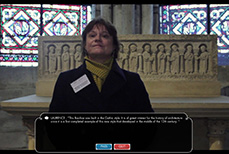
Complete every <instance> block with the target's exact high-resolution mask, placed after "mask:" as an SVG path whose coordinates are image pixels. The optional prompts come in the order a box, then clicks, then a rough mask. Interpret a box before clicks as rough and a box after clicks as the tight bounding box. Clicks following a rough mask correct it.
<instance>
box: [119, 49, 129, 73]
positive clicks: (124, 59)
mask: <svg viewBox="0 0 229 154" xmlns="http://www.w3.org/2000/svg"><path fill="white" fill-rule="evenodd" d="M117 62H118V64H119V66H120V67H121V68H123V69H125V70H128V69H129V55H128V53H125V52H124V46H123V44H120V51H119V54H118V57H117Z"/></svg>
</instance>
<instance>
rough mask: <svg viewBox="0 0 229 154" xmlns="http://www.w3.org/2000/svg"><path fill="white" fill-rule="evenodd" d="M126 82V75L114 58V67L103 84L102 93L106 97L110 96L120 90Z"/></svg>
mask: <svg viewBox="0 0 229 154" xmlns="http://www.w3.org/2000/svg"><path fill="white" fill-rule="evenodd" d="M125 83H126V77H125V75H124V73H123V71H122V69H121V68H120V67H119V66H118V64H117V62H116V61H115V60H114V63H113V66H112V69H111V71H110V73H109V74H108V76H107V78H106V80H105V82H104V84H103V87H102V91H101V94H102V95H103V96H104V98H109V97H110V96H111V95H113V94H114V93H116V92H117V91H119V90H120V89H121V88H122V87H123V86H124V84H125Z"/></svg>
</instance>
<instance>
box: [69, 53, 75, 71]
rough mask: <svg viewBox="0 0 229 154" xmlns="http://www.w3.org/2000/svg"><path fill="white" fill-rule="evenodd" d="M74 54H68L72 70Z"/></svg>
mask: <svg viewBox="0 0 229 154" xmlns="http://www.w3.org/2000/svg"><path fill="white" fill-rule="evenodd" d="M74 67H75V65H74V53H72V52H70V69H74Z"/></svg>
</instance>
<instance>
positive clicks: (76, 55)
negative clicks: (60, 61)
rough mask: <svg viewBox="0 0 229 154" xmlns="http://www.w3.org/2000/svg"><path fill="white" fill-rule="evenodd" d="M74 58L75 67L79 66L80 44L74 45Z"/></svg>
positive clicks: (81, 61)
mask: <svg viewBox="0 0 229 154" xmlns="http://www.w3.org/2000/svg"><path fill="white" fill-rule="evenodd" d="M74 60H75V68H77V67H79V66H80V65H81V64H82V63H83V59H82V47H81V44H77V45H76V46H75V55H74Z"/></svg>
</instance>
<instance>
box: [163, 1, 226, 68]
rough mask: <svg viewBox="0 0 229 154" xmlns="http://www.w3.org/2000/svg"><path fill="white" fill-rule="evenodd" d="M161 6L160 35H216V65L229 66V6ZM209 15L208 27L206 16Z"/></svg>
mask: <svg viewBox="0 0 229 154" xmlns="http://www.w3.org/2000/svg"><path fill="white" fill-rule="evenodd" d="M209 7H210V12H208V11H207V5H206V4H198V5H195V4H191V5H163V6H161V7H160V34H208V33H207V29H208V28H209V29H210V34H216V35H218V40H217V45H218V65H229V4H210V5H209ZM208 13H209V15H210V22H209V23H210V25H208V21H207V15H208Z"/></svg>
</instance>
